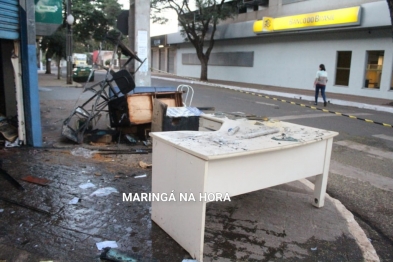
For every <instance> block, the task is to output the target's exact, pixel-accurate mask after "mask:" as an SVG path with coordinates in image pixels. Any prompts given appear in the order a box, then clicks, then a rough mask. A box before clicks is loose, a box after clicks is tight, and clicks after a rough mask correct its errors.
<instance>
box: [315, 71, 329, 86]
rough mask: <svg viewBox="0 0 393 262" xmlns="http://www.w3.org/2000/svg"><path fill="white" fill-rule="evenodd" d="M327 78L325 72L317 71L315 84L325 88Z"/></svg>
mask: <svg viewBox="0 0 393 262" xmlns="http://www.w3.org/2000/svg"><path fill="white" fill-rule="evenodd" d="M327 77H328V74H327V72H326V71H321V70H320V71H317V76H316V81H317V84H320V85H324V86H325V85H326V83H327V81H328V78H327Z"/></svg>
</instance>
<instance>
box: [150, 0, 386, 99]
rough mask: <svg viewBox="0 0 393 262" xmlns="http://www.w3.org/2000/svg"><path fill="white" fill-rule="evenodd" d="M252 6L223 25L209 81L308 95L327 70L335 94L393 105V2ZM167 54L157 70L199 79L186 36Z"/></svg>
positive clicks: (310, 0) (302, 0) (299, 0)
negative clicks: (392, 16) (299, 91)
mask: <svg viewBox="0 0 393 262" xmlns="http://www.w3.org/2000/svg"><path fill="white" fill-rule="evenodd" d="M244 2H245V3H246V4H247V5H246V10H245V11H244V9H242V10H243V11H242V12H240V14H239V15H238V16H237V18H235V19H234V20H228V21H225V22H223V23H221V24H220V25H219V26H218V30H217V32H216V35H215V39H216V43H215V46H214V49H213V51H212V55H211V57H210V60H209V67H208V78H209V79H217V80H229V81H235V82H245V83H256V84H262V85H268V86H279V87H286V88H296V89H306V90H307V89H313V83H314V78H315V74H316V71H317V70H318V66H319V64H325V66H326V69H327V72H328V79H329V81H328V84H327V90H328V91H329V92H333V93H339V94H350V95H358V96H367V97H374V98H384V99H393V78H392V75H393V74H392V72H393V38H392V33H391V28H392V25H391V20H390V13H389V8H388V5H387V2H386V0H374V1H373V0H346V1H341V0H329V1H325V0H269V1H266V0H263V1H244ZM152 47H153V45H152ZM164 49H167V50H166V51H161V49H160V48H158V47H155V48H154V47H153V48H152V62H153V63H152V65H153V66H152V67H153V68H154V65H156V66H157V65H158V66H159V68H162V69H163V70H164V71H166V72H170V73H174V74H177V75H180V76H187V77H193V78H199V76H200V63H199V60H198V59H197V57H196V54H195V49H194V48H193V46H192V45H191V44H189V43H187V42H185V41H184V39H183V37H182V36H181V35H180V33H174V34H169V35H167V36H166V43H165V45H164V47H163V48H162V50H164ZM160 52H161V53H166V55H165V56H164V57H163V59H164V60H165V62H164V64H163V66H160V63H162V60H161V59H160V56H159V55H156V54H157V53H158V54H160ZM170 52H172V53H171V55H169V53H170ZM170 57H171V59H169V58H170ZM157 60H158V62H157Z"/></svg>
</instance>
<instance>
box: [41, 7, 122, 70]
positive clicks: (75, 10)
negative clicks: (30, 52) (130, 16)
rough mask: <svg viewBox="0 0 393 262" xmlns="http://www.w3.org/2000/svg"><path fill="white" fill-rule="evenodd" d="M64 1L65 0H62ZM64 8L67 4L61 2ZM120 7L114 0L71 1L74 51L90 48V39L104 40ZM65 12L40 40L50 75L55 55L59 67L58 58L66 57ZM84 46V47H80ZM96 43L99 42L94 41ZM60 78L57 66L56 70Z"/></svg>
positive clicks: (91, 41) (92, 40)
mask: <svg viewBox="0 0 393 262" xmlns="http://www.w3.org/2000/svg"><path fill="white" fill-rule="evenodd" d="M64 4H65V2H64ZM64 10H65V11H66V7H65V5H64ZM120 12H121V6H120V4H119V3H118V2H117V1H116V0H93V1H85V0H72V15H73V16H74V18H75V24H74V25H73V26H72V30H73V40H74V48H73V49H75V50H77V51H79V50H88V49H89V48H90V47H91V48H92V49H93V44H92V43H93V42H94V41H97V42H100V41H103V40H104V39H105V35H106V34H107V32H108V31H110V30H111V28H113V27H114V25H115V22H116V17H117V15H118V14H119V13H120ZM65 19H66V12H64V13H63V24H62V26H60V27H59V29H58V30H57V31H56V32H55V33H54V34H53V35H51V36H45V37H43V39H42V43H41V49H42V50H43V51H44V52H45V53H46V55H45V56H46V61H47V66H46V73H47V74H48V73H49V74H50V73H51V70H50V61H51V59H52V57H54V58H55V59H56V61H57V66H58V68H59V64H60V60H61V58H65V57H66V28H67V24H66V21H65ZM82 46H83V47H82ZM97 46H98V44H97ZM58 78H60V68H59V70H58Z"/></svg>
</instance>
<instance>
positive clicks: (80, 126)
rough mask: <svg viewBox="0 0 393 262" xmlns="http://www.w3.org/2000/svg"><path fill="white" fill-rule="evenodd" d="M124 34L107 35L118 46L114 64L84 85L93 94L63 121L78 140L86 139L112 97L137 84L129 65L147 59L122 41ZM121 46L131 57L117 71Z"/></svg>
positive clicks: (68, 133) (65, 129) (70, 136)
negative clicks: (91, 81) (87, 131)
mask: <svg viewBox="0 0 393 262" xmlns="http://www.w3.org/2000/svg"><path fill="white" fill-rule="evenodd" d="M120 38H121V36H119V37H116V38H114V37H109V36H107V40H109V41H111V42H112V43H113V44H114V46H115V48H114V52H113V56H112V61H111V63H110V67H109V69H106V71H107V72H106V75H105V79H104V80H102V81H101V82H99V83H97V84H94V85H92V86H90V87H86V86H85V87H84V90H83V93H85V92H91V93H92V96H91V97H90V98H89V99H88V100H87V101H86V102H84V103H83V104H82V105H80V106H77V107H75V109H73V111H72V112H71V114H70V115H69V117H67V118H66V119H65V120H64V122H63V127H62V135H63V136H65V137H67V138H68V139H70V140H72V141H74V142H76V143H79V144H81V143H83V140H84V134H85V132H86V130H90V129H92V128H93V127H94V126H95V125H96V124H97V122H98V121H99V120H100V117H101V115H102V114H101V113H102V112H106V113H108V104H109V102H110V101H112V100H114V99H116V98H118V97H120V96H122V95H125V94H127V93H129V92H131V91H132V90H134V88H135V82H134V78H133V76H132V75H131V73H130V72H129V71H128V70H127V69H125V67H126V66H127V64H128V63H130V62H131V61H132V60H133V59H135V60H137V61H138V62H140V63H141V65H142V64H143V63H144V62H145V60H146V59H145V60H143V61H142V60H141V59H140V58H139V57H138V56H137V55H136V54H135V53H134V52H132V51H131V50H130V49H128V48H127V47H126V46H125V45H124V44H123V43H122V42H121V41H120ZM118 49H120V51H121V52H122V54H124V55H126V56H129V57H130V58H129V59H128V61H127V62H126V63H125V64H124V65H123V67H122V69H121V70H119V71H118V72H114V71H113V70H112V69H111V68H112V65H113V61H114V57H115V55H116V54H117V51H118ZM138 69H139V68H138ZM136 71H137V70H136ZM87 83H88V81H87ZM115 84H116V85H115ZM116 86H117V88H116Z"/></svg>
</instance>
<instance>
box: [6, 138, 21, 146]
mask: <svg viewBox="0 0 393 262" xmlns="http://www.w3.org/2000/svg"><path fill="white" fill-rule="evenodd" d="M18 146H20V142H19V138H17V139H15V141H14V142H10V141H7V140H6V141H5V147H18Z"/></svg>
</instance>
